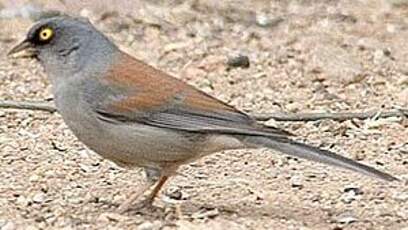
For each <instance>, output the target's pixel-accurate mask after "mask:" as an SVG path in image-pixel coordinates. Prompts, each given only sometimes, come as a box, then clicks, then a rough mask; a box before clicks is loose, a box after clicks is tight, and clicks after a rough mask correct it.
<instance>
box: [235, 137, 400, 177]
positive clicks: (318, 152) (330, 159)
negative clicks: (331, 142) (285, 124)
mask: <svg viewBox="0 0 408 230" xmlns="http://www.w3.org/2000/svg"><path fill="white" fill-rule="evenodd" d="M243 142H244V143H246V144H247V145H248V146H250V147H267V148H271V149H275V150H278V151H280V152H282V153H286V154H288V155H291V156H295V157H299V158H304V159H307V160H311V161H316V162H320V163H324V164H328V165H333V166H337V167H340V168H345V169H349V170H352V171H355V172H359V173H362V174H366V175H368V176H372V177H376V178H379V179H382V180H386V181H395V180H398V179H397V178H395V177H393V176H391V175H389V174H387V173H384V172H381V171H379V170H377V169H374V168H372V167H369V166H367V165H363V164H360V163H358V162H356V161H353V160H351V159H349V158H346V157H343V156H340V155H338V154H335V153H333V152H330V151H327V150H323V149H318V148H316V147H313V146H309V145H306V144H302V143H299V142H295V141H293V140H289V139H286V140H274V139H272V138H269V137H262V136H246V137H245V138H244V140H243Z"/></svg>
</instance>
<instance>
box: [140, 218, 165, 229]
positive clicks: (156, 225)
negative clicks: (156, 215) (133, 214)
mask: <svg viewBox="0 0 408 230" xmlns="http://www.w3.org/2000/svg"><path fill="white" fill-rule="evenodd" d="M161 227H162V223H161V222H160V221H159V220H156V221H154V222H150V221H147V222H144V223H142V224H140V225H139V226H138V227H137V229H138V230H156V229H161Z"/></svg>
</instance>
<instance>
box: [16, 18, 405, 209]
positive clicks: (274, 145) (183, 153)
mask: <svg viewBox="0 0 408 230" xmlns="http://www.w3.org/2000/svg"><path fill="white" fill-rule="evenodd" d="M8 55H9V56H10V57H15V58H17V57H25V58H33V59H36V60H37V61H38V62H39V63H40V64H41V66H42V67H43V69H44V71H45V73H46V75H47V76H48V78H49V80H50V82H51V85H52V92H53V95H54V102H55V104H56V107H57V110H58V112H59V113H60V114H61V116H62V119H63V120H64V122H65V123H66V124H67V126H68V128H69V129H70V130H71V131H72V132H73V134H74V135H75V136H76V137H77V138H78V140H79V141H81V142H83V143H84V144H85V145H86V146H87V147H88V148H90V149H91V150H93V151H94V152H96V153H97V154H99V155H101V156H102V157H103V158H105V159H108V160H110V161H112V162H114V163H116V164H118V165H119V166H122V167H125V168H129V169H133V168H143V169H144V171H145V174H146V178H147V179H146V181H145V182H144V183H143V185H141V186H140V188H137V191H135V192H133V193H132V194H131V196H130V197H129V198H128V199H127V200H126V201H125V202H123V203H122V204H121V205H119V211H121V212H126V211H128V210H130V209H131V208H132V206H133V205H134V202H136V200H138V199H139V200H140V199H141V197H144V198H145V199H144V200H145V201H146V203H150V204H151V203H152V202H153V201H154V199H155V197H156V196H157V194H158V193H159V192H160V190H161V188H162V186H163V185H164V184H165V182H166V181H167V180H168V179H169V178H170V177H171V176H173V175H175V174H176V173H177V170H178V168H179V167H180V166H181V165H184V164H188V163H190V162H192V161H195V160H197V159H199V158H201V157H204V156H207V155H209V154H212V153H215V152H220V151H224V150H234V149H255V148H268V149H271V150H273V151H271V152H280V153H284V154H287V155H290V156H294V157H298V158H304V159H307V160H311V161H315V162H320V163H323V164H327V165H331V166H337V167H340V168H344V169H348V170H351V171H355V172H358V173H362V174H365V175H368V176H371V177H374V178H377V179H380V180H383V181H396V180H398V179H397V178H396V177H394V176H392V175H390V174H388V173H385V172H382V171H379V170H377V169H375V168H373V167H370V166H367V165H365V164H362V163H359V162H357V161H354V160H352V159H349V158H346V157H344V156H342V155H340V154H336V153H334V152H331V151H329V150H325V149H321V148H318V147H314V146H311V145H308V144H305V143H302V142H300V141H298V140H295V139H296V138H295V137H294V135H292V134H291V133H290V132H288V131H285V130H282V129H278V128H275V127H271V126H266V125H264V124H262V123H259V122H257V121H256V120H255V119H254V118H252V117H251V116H250V115H248V114H246V113H244V112H241V111H240V110H238V109H236V108H234V107H232V106H230V105H228V104H226V103H224V102H222V101H221V100H218V99H216V98H215V97H213V96H211V95H209V94H207V93H204V92H203V91H200V90H199V89H197V88H195V87H193V86H191V85H189V84H188V83H186V82H184V81H182V80H180V79H178V78H176V77H174V76H172V75H169V74H167V73H165V72H164V71H161V70H159V69H157V68H154V67H152V66H151V65H148V64H146V63H144V62H143V61H141V60H139V59H137V58H135V57H133V56H130V55H129V54H127V53H125V52H123V51H121V49H119V48H118V46H117V45H115V44H114V43H113V42H112V41H111V40H110V39H109V38H108V37H107V36H106V35H104V34H103V33H102V32H100V31H99V30H98V29H97V28H96V27H95V26H94V25H93V24H92V23H91V22H90V21H89V20H88V19H86V18H83V17H78V16H68V15H63V16H56V17H50V18H45V19H41V20H39V21H37V22H36V23H35V24H34V25H33V26H32V27H31V28H30V29H29V30H28V33H27V35H26V37H25V39H24V40H23V41H22V42H21V43H19V44H17V45H16V46H15V47H14V48H12V49H11V50H10V51H9V53H8ZM144 195H145V196H144ZM140 202H142V201H140ZM140 202H137V203H140ZM142 203H143V202H142Z"/></svg>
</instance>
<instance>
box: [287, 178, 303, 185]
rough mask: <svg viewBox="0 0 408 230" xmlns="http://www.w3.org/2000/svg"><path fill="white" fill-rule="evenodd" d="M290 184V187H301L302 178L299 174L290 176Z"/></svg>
mask: <svg viewBox="0 0 408 230" xmlns="http://www.w3.org/2000/svg"><path fill="white" fill-rule="evenodd" d="M290 184H291V186H292V188H303V184H302V178H301V177H299V176H293V177H291V178H290Z"/></svg>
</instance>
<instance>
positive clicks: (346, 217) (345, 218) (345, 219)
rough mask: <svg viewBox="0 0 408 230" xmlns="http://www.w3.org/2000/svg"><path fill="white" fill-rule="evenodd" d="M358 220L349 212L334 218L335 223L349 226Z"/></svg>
mask: <svg viewBox="0 0 408 230" xmlns="http://www.w3.org/2000/svg"><path fill="white" fill-rule="evenodd" d="M357 220H358V219H357V218H356V217H355V216H354V214H352V213H351V212H344V213H341V214H339V215H337V216H336V217H335V221H336V222H337V223H339V224H351V223H354V222H356V221H357Z"/></svg>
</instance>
